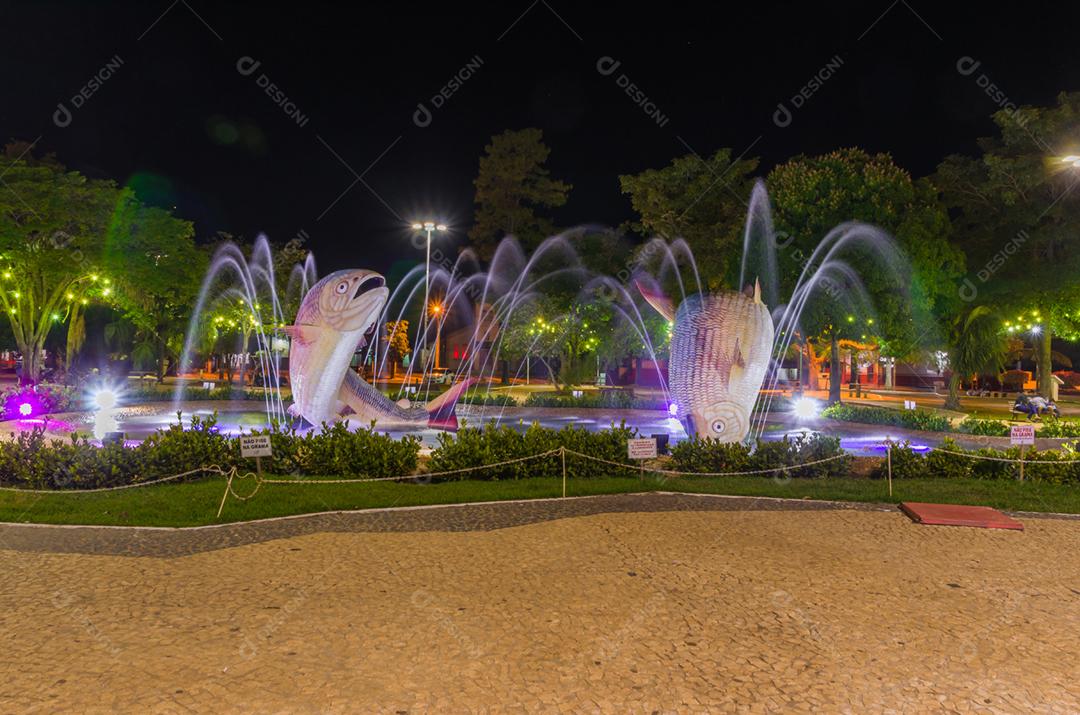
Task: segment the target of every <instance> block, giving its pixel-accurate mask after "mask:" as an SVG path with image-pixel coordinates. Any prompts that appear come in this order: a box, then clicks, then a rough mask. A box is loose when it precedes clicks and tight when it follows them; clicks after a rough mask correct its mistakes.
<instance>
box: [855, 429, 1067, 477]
mask: <svg viewBox="0 0 1080 715" xmlns="http://www.w3.org/2000/svg"><path fill="white" fill-rule="evenodd" d="M965 454H970V455H977V456H982V457H994V458H996V459H1011V460H1016V459H1019V458H1020V448H1019V447H1011V448H1009V449H989V448H984V449H977V450H966V449H963V448H962V447H960V446H959V445H957V444H956V442H954V441H953V440H951V439H948V438H946V439H945V440H944V441H943V442H942V444H941V447H940V448H939V449H933V450H930V451H929V452H927V453H925V454H922V453H919V452H916V451H914V450H913V449H911V445H910V443H908V442H905V443H904V444H902V445H899V446H895V447H893V449H892V475H893V479H918V478H920V477H923V478H925V477H932V478H947V479H1017V478H1019V475H1020V467H1019V465H1018V464H1017V463H1016V462H998V461H994V460H990V459H973V458H972V457H965V456H962V455H965ZM1024 459H1025V461H1027V460H1036V461H1045V462H1055V464H1024V478H1025V479H1030V480H1032V481H1046V482H1050V483H1052V484H1080V453H1077V451H1076V448H1075V446H1073V445H1066V446H1065V448H1064V449H1062V450H1045V451H1038V450H1035V449H1029V450H1028V451H1027V452H1025V453H1024ZM887 469H888V467H887V463H886V462H885V460H882V461H881V462H880V463H879V464H878V465H877V466H876V467H875V468H874V470H873V471H872V472H871V474H870V476H871V477H877V478H884V477H885V476H886V474H887Z"/></svg>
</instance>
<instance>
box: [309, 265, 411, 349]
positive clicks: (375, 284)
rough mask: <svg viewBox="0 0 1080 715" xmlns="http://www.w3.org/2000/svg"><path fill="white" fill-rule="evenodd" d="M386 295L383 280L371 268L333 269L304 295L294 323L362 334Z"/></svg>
mask: <svg viewBox="0 0 1080 715" xmlns="http://www.w3.org/2000/svg"><path fill="white" fill-rule="evenodd" d="M389 295H390V291H389V290H388V289H387V287H386V279H385V278H383V277H382V275H380V274H378V273H376V272H375V271H368V270H359V269H357V270H347V271H337V272H335V273H331V274H330V275H328V276H326V277H325V278H323V279H322V280H320V281H319V282H318V283H316V284H315V285H314V286H313V287H312V288H311V290H309V291H308V293H307V295H306V296H304V301H303V303H301V305H300V310H299V311H297V315H296V324H297V325H298V326H305V325H310V326H316V327H319V328H324V329H325V328H329V329H331V330H334V331H336V332H339V333H361V334H363V333H366V332H367V331H368V330H370V329H371V327H372V326H373V325H375V321H377V320H378V319H379V315H381V314H382V310H383V306H385V305H386V299H387V298H388V297H389Z"/></svg>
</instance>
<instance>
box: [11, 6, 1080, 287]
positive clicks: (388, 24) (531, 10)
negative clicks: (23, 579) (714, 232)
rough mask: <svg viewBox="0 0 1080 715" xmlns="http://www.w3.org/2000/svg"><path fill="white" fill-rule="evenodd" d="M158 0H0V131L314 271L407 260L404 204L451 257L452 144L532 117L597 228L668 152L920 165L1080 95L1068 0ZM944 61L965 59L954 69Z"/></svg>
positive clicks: (469, 160) (477, 144)
mask: <svg viewBox="0 0 1080 715" xmlns="http://www.w3.org/2000/svg"><path fill="white" fill-rule="evenodd" d="M170 2H171V0H160V1H158V0H142V1H140V2H115V3H105V2H100V3H86V2H70V3H66V2H33V3H31V2H17V3H12V2H7V3H4V4H3V6H2V7H3V9H2V11H0V17H2V19H3V24H4V26H5V32H4V41H3V42H2V43H0V61H2V64H0V66H2V67H3V69H4V72H3V75H4V78H3V82H2V83H0V87H2V89H0V92H2V101H0V137H2V138H3V139H5V140H7V139H25V140H29V141H33V140H35V139H37V140H38V147H39V150H41V151H48V152H55V153H56V154H57V155H58V157H59V158H60V159H61V160H62V161H63V162H64V163H66V164H67V165H68V166H70V167H72V168H74V169H78V170H80V171H82V172H84V173H86V174H88V175H91V176H96V177H109V178H113V179H115V180H117V181H118V182H121V183H125V182H131V183H132V185H134V186H136V187H137V189H138V190H139V192H140V194H141V195H142V196H143V198H144V199H145V200H147V201H149V202H152V203H155V204H159V205H163V206H176V207H177V213H178V214H179V215H180V216H183V217H185V218H188V219H192V220H194V221H195V225H196V229H197V233H198V238H199V240H206V239H208V238H210V237H212V236H213V235H214V234H215V232H217V231H227V232H230V233H232V234H235V235H240V236H245V237H249V238H251V237H254V236H255V235H256V234H258V233H260V232H265V233H267V234H268V235H269V236H270V238H271V239H272V240H275V241H285V240H288V239H289V238H291V237H293V236H296V235H298V234H301V232H303V235H306V236H307V237H308V245H309V246H310V247H311V248H312V249H313V250H314V251H315V254H316V257H317V259H318V261H319V265H320V270H321V272H327V271H329V270H331V269H334V268H340V267H346V266H356V267H370V268H374V269H377V270H383V271H386V270H388V269H389V268H390V266H391V264H392V263H393V262H394V261H396V260H406V261H413V260H416V261H418V260H422V255H420V253H419V252H418V251H416V250H415V249H414V248H412V246H411V245H410V242H409V241H408V237H409V234H410V231H409V230H408V229H407V224H408V223H411V222H412V221H413V220H415V219H417V218H425V217H428V216H431V217H435V218H441V219H443V220H445V221H446V222H447V223H449V224H450V225H451V227H452V229H453V231H452V233H451V234H450V235H449V236H448V237H446V238H444V239H443V241H444V243H443V245H444V247H445V248H446V249H448V250H449V251H450V252H451V253H452V252H454V251H456V249H457V247H459V246H461V245H463V244H464V243H465V240H466V239H465V232H466V231H467V229H468V226H469V223H470V221H471V215H472V197H473V187H472V180H473V178H474V177H475V174H476V168H477V162H478V158H479V156H480V154H481V152H482V151H483V147H484V145H485V144H486V143H487V142H488V140H489V139H490V137H491V135H492V134H495V133H498V132H501V131H503V130H505V129H516V128H523V127H529V126H535V127H539V128H541V129H543V131H544V136H545V141H546V142H547V143H548V145H549V146H550V147H551V149H552V154H551V158H550V160H549V166H550V169H551V172H552V174H553V175H554V176H555V177H557V178H561V179H564V180H566V181H569V182H570V183H572V184H573V185H574V189H573V191H572V192H571V195H570V199H569V202H568V204H567V206H565V207H564V208H563V209H562V210H560V212H559V213H558V214H557V215H556V218H557V220H558V221H559V222H560V223H561V224H562V225H566V226H569V225H574V224H578V223H599V224H607V225H618V224H619V223H621V222H623V221H625V220H627V219H629V218H631V217H632V216H631V211H630V206H629V201H628V200H627V198H626V197H624V196H622V195H620V193H619V188H618V181H617V176H618V175H619V174H622V173H634V172H638V171H641V170H643V169H647V168H653V167H660V166H663V165H666V164H667V163H668V162H670V160H671V159H672V158H674V157H676V156H680V155H684V154H688V153H690V152H691V151H694V152H697V153H699V154H701V155H706V154H710V153H712V152H713V151H715V150H716V149H717V148H720V147H731V148H732V149H733V150H734V151H735V153H736V154H742V153H744V152H745V153H746V155H747V156H760V157H761V158H762V162H763V163H762V167H761V171H762V174H764V173H765V172H766V171H768V169H769V168H771V166H772V165H774V164H775V163H777V162H779V161H783V160H784V159H786V158H789V157H791V156H793V155H796V154H799V153H807V154H813V153H820V152H825V151H828V150H831V149H834V148H837V147H841V146H852V145H858V146H861V147H863V148H865V149H867V150H870V151H885V152H890V153H891V154H892V155H893V156H894V157H895V159H896V161H897V162H898V163H899V164H900V165H901V166H903V167H905V168H907V169H909V170H910V171H911V172H912V173H913V174H915V175H923V174H926V173H929V172H931V171H932V170H933V168H934V166H935V165H936V164H937V162H938V161H940V159H941V158H942V157H944V156H945V155H946V154H949V153H956V152H959V153H964V152H968V153H973V152H974V150H975V140H976V138H977V137H979V136H981V135H985V134H987V133H989V132H990V131H991V128H992V127H991V123H990V120H989V115H990V114H991V113H992V112H993V111H994V110H996V109H997V108H998V105H999V103H1002V102H1005V101H1009V102H1013V103H1016V104H1021V105H1022V104H1047V103H1051V102H1053V100H1054V97H1055V95H1056V94H1057V92H1059V91H1061V90H1066V89H1072V90H1075V89H1080V59H1078V53H1077V52H1076V43H1075V40H1074V35H1075V33H1076V31H1077V29H1078V28H1080V6H1077V5H1075V4H1061V3H1055V4H1049V3H1047V4H1045V5H1043V6H1041V7H1040V6H1039V4H1038V3H1024V4H1022V5H1017V6H1013V8H1014V9H1013V10H1012V11H1011V12H1009V13H1008V14H1005V13H1003V12H1001V11H999V10H997V9H996V8H995V9H991V8H990V6H986V5H980V4H971V5H970V6H969V7H965V8H961V7H947V6H944V5H943V4H941V3H930V2H925V1H923V0H919V1H915V0H912V2H903V1H902V0H901V1H899V2H890V1H889V0H882V1H881V2H862V3H850V4H843V3H830V4H828V5H824V6H823V5H822V4H819V3H733V4H728V3H711V4H705V3H692V4H687V5H685V6H679V5H678V4H675V3H670V2H664V3H653V4H651V7H653V8H654V10H653V11H645V10H642V9H639V8H635V7H633V6H632V5H630V4H624V3H612V4H605V5H602V6H600V5H592V4H586V3H568V2H562V1H560V0H550V2H544V1H539V2H535V3H532V4H530V3H529V2H528V0H522V2H520V3H516V2H510V3H497V4H489V5H480V4H468V5H465V4H461V3H439V4H435V5H432V6H429V7H425V6H423V5H421V4H417V3H404V2H401V3H388V4H367V3H342V4H341V5H335V4H324V3H314V2H304V3H292V4H275V3H263V2H258V3H256V2H250V3H231V4H225V3H214V2H206V0H187V1H186V2H185V1H184V0H179V1H178V2H174V3H171V4H170ZM961 58H972V60H976V61H979V62H981V64H980V65H979V66H978V68H977V69H975V70H974V71H973V72H971V73H970V74H967V75H964V74H961V72H959V71H958V70H957V64H958V62H959V61H960V60H961ZM615 61H617V62H619V63H620V64H619V65H618V67H617V68H616V69H615V70H614V71H613V72H610V73H608V74H603V73H601V72H600V71H598V69H597V68H598V63H599V64H600V65H601V66H603V67H604V68H608V67H610V66H611V65H612V63H613V62H615ZM254 62H258V63H259V64H258V66H257V67H255V68H254V69H251V68H252V65H253V63H254ZM110 64H111V65H112V69H111V70H110V69H109V67H108V66H109V65H110ZM470 64H471V65H472V69H471V70H470V69H468V66H469V65H470ZM238 65H240V66H241V67H243V68H244V69H247V70H249V72H250V73H249V74H243V73H241V72H240V71H239V70H238ZM830 65H831V67H832V69H828V66H830ZM966 65H967V66H970V65H971V61H966ZM102 76H105V77H106V79H104V81H102V82H100V86H99V87H98V88H97V89H96V91H94V90H93V88H91V87H88V84H89V83H90V82H91V81H92V80H94V78H95V77H102ZM455 77H464V78H465V79H464V80H463V81H460V83H459V84H460V86H459V87H458V88H457V89H456V90H454V89H451V88H447V89H446V90H445V93H446V94H449V97H448V98H446V99H445V101H444V102H442V106H440V107H435V106H434V105H435V103H433V102H432V97H433V96H435V95H437V94H438V93H439V91H440V88H443V87H447V85H448V84H449V83H450V82H451V80H452V79H454V78H455ZM815 77H817V78H822V79H820V81H819V80H815ZM271 82H272V83H273V85H274V86H275V87H276V88H277V89H278V90H279V91H280V92H281V93H282V94H281V95H279V99H275V98H272V97H270V96H268V95H267V94H266V91H265V89H264V88H263V87H261V86H260V84H267V83H271ZM627 82H632V83H633V84H634V85H635V86H636V87H637V88H638V89H639V90H640V92H641V93H642V94H643V96H645V97H647V98H648V100H649V102H650V103H649V104H647V105H646V107H645V108H643V107H641V106H639V104H640V103H639V102H636V101H635V99H634V98H631V97H630V96H628V95H627V94H626V92H625V91H624V89H623V88H622V87H620V84H625V83H627ZM812 82H813V83H815V84H818V85H819V86H818V87H817V88H816V89H815V88H813V87H810V86H808V85H810V84H811V83H812ZM987 82H992V83H993V84H994V86H995V87H996V88H997V89H996V90H995V89H991V90H990V91H991V92H994V91H996V92H1000V94H999V95H997V96H996V97H992V96H989V95H988V94H987V90H986V89H984V88H982V87H980V83H981V84H986V83H987ZM84 87H86V88H87V89H85V90H83V94H84V95H89V96H88V98H87V99H86V100H85V101H83V102H79V101H78V100H76V101H74V102H73V101H72V98H73V97H75V96H76V95H78V94H79V92H80V90H81V89H82V88H84ZM804 87H806V88H807V89H806V90H805V91H804V94H808V95H809V97H808V98H807V99H806V100H805V101H804V102H801V104H802V106H801V107H796V106H795V104H796V103H795V102H793V101H792V97H793V96H795V95H797V94H798V93H799V92H800V89H801V88H804ZM280 97H287V101H285V100H284V99H280ZM419 103H423V104H424V105H425V106H426V107H427V109H428V110H429V111H430V122H428V123H427V125H426V126H423V127H421V126H418V125H417V123H416V122H415V121H414V116H415V115H416V113H417V112H418V104H419ZM779 103H783V104H784V105H785V107H786V108H787V109H788V110H790V122H789V123H787V125H786V126H783V127H781V126H778V125H777V123H776V122H775V121H774V115H776V113H777V111H778V104H779ZM60 104H63V105H64V108H66V110H67V111H68V113H69V114H68V115H65V114H64V110H63V109H61V108H60V107H59V106H58V105H60ZM75 104H81V105H82V106H80V107H75V106H74V105H75ZM282 105H284V106H282ZM646 109H649V110H652V111H653V112H654V114H659V115H660V120H658V119H657V118H656V117H655V116H653V117H650V116H649V115H648V114H647V111H646ZM290 112H291V113H292V116H290ZM57 116H59V123H62V124H65V123H66V125H65V126H58V123H57V121H54V118H55V117H57ZM781 118H782V119H784V117H781Z"/></svg>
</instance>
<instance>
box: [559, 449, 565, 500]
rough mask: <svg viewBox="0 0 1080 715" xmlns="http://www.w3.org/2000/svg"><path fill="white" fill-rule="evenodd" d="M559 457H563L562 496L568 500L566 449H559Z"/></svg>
mask: <svg viewBox="0 0 1080 715" xmlns="http://www.w3.org/2000/svg"><path fill="white" fill-rule="evenodd" d="M559 456H560V457H562V495H563V499H565V498H566V447H559Z"/></svg>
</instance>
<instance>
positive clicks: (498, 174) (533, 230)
mask: <svg viewBox="0 0 1080 715" xmlns="http://www.w3.org/2000/svg"><path fill="white" fill-rule="evenodd" d="M550 153H551V150H550V149H549V148H548V147H547V146H546V145H545V144H544V142H543V133H542V132H541V131H540V130H539V129H521V130H518V131H511V130H507V131H505V132H503V133H502V134H497V135H495V136H494V137H492V138H491V143H490V144H488V145H487V146H486V147H484V155H483V156H482V157H480V170H479V173H478V174H477V176H476V180H475V181H474V182H473V185H474V186H475V187H476V198H475V203H476V214H475V220H474V223H473V226H472V228H471V229H470V230H469V240H470V241H471V242H472V244H473V247H474V248H475V249H476V252H477V253H478V254H479V255H480V257H481V258H485V259H490V258H491V257H492V255H493V254H494V253H495V247H496V246H497V245H498V243H499V241H500V240H501V239H502V238H503V237H505V236H514V237H516V238H517V239H518V240H519V241H521V243H522V245H523V246H525V247H526V248H533V247H535V246H536V245H537V244H539V243H540V241H542V240H543V239H544V238H546V237H547V236H549V235H551V234H552V233H554V225H553V224H552V222H551V220H550V219H549V218H548V217H547V216H544V215H543V214H542V213H540V212H541V211H542V210H544V209H551V208H558V207H559V206H562V205H563V204H565V203H566V197H567V194H568V193H569V192H570V189H571V188H572V187H571V185H570V184H567V183H565V182H562V181H558V180H556V179H552V178H551V176H550V175H549V173H548V170H547V168H546V167H545V166H544V164H545V162H547V158H548V155H549V154H550Z"/></svg>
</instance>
